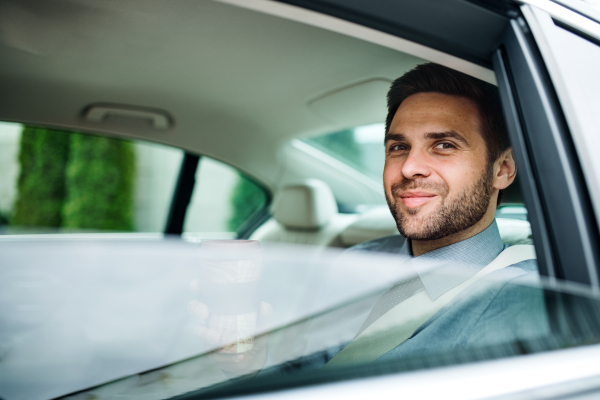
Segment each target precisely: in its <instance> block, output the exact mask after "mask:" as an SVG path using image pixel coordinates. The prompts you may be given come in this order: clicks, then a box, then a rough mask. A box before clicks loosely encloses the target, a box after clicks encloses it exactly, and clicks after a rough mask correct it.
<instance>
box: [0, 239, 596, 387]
mask: <svg viewBox="0 0 600 400" xmlns="http://www.w3.org/2000/svg"><path fill="white" fill-rule="evenodd" d="M393 238H395V239H393V240H397V241H398V240H402V239H401V237H400V236H395V237H393ZM232 244H233V247H232ZM398 244H399V245H401V243H397V244H396V245H398ZM392 247H393V248H398V247H399V246H392ZM510 248H513V249H519V248H521V249H523V248H526V249H525V253H526V254H525V253H524V254H525V255H523V254H521V255H520V256H521V257H525V258H526V259H527V257H533V256H534V254H533V251H532V248H531V246H522V247H520V246H512V247H510ZM0 254H2V263H3V269H2V272H1V273H0V313H1V315H0V321H1V323H2V329H1V330H0V332H2V333H1V335H2V342H1V344H2V348H1V350H2V353H1V358H0V397H2V398H3V399H25V398H27V399H43V398H54V397H60V396H65V395H67V394H68V393H73V392H77V391H82V390H83V391H84V392H82V393H79V394H76V395H73V396H67V398H78V399H79V398H86V399H87V398H94V399H109V398H110V399H112V398H117V397H118V398H119V399H133V398H140V397H143V398H151V399H166V398H171V397H174V396H176V395H180V394H183V393H188V392H192V393H196V392H195V391H199V392H197V393H196V394H202V395H203V396H208V397H211V396H226V395H234V394H237V393H252V392H263V391H266V390H275V389H281V388H287V387H294V386H298V385H305V384H314V383H319V382H331V381H336V380H345V379H353V378H356V377H360V376H372V375H379V374H386V373H398V372H401V371H409V370H415V369H422V368H429V367H434V366H441V365H449V364H457V363H464V362H470V361H476V360H485V359H494V358H499V357H511V356H516V355H519V354H527V353H535V352H541V351H548V350H554V349H561V348H566V347H571V346H581V345H587V344H591V343H597V342H598V338H599V336H598V333H599V332H600V315H599V311H600V307H599V303H598V298H597V297H595V296H593V295H592V294H590V293H588V291H587V290H584V289H582V288H579V287H572V286H565V285H558V284H556V283H550V282H547V281H545V280H543V279H542V278H540V277H539V275H538V274H537V270H536V269H535V264H532V265H533V267H532V266H531V265H530V266H529V267H528V266H525V267H523V268H513V267H509V268H504V267H503V266H502V265H499V264H497V263H496V264H494V263H491V264H489V265H488V266H487V267H485V268H484V269H482V270H480V271H479V272H477V273H475V274H474V275H473V273H472V271H471V268H472V267H473V266H472V265H469V264H468V263H465V264H463V265H462V266H460V267H461V268H445V269H444V273H443V274H441V273H440V272H439V271H437V268H436V264H435V262H427V263H425V264H418V263H415V262H413V261H410V260H411V259H410V258H409V257H408V256H406V255H403V254H401V253H398V252H397V251H396V253H394V254H390V253H385V252H369V253H366V252H361V251H346V252H341V251H336V250H333V249H323V248H316V247H297V246H289V245H285V246H284V245H280V246H277V245H262V246H259V245H258V244H257V242H254V241H236V242H233V241H232V242H227V241H217V242H204V244H202V245H199V244H198V243H190V242H185V241H179V240H155V241H141V240H135V241H128V242H123V241H118V240H108V239H107V240H94V239H90V240H84V239H79V240H73V239H58V238H54V239H43V238H37V239H36V238H34V237H29V238H23V237H21V238H19V237H17V236H12V237H11V236H5V237H4V238H2V240H0ZM513 257H514V255H513ZM412 260H415V259H412ZM513 261H514V260H513ZM525 262H527V261H525ZM494 265H495V266H494ZM517 270H518V271H517ZM449 271H452V272H449ZM417 276H418V277H420V279H419V281H421V282H422V283H424V286H421V287H419V286H418V285H417V286H416V289H415V286H414V285H413V284H414V282H415V277H417ZM444 282H446V283H447V282H453V284H452V285H451V286H452V287H453V288H452V289H451V290H446V291H444V290H445V289H443V288H442V289H440V288H441V287H442V286H443V285H444ZM411 285H413V286H411ZM408 287H412V289H411V290H409V291H408V292H409V296H408V297H407V299H398V298H397V297H399V296H400V297H402V296H403V294H402V291H403V290H404V289H406V288H408ZM398 288H400V289H402V290H400V291H399V290H398ZM411 296H412V297H411ZM405 297H406V296H405ZM414 298H420V299H421V300H423V301H424V300H426V303H427V302H429V303H427V304H428V305H426V306H425V307H422V306H418V307H416V308H415V307H409V308H406V306H403V304H407V302H408V303H410V301H412V300H411V299H414ZM434 299H435V300H434ZM421 300H420V301H421ZM402 307H404V308H402ZM483 309H493V310H495V312H493V313H482V312H483V311H482V310H483ZM475 315H477V316H479V317H478V318H474V317H473V316H475ZM389 316H392V317H391V318H390V317H389ZM375 320H376V322H373V321H375ZM369 321H371V322H369ZM413 336H414V337H413ZM411 337H413V338H411ZM419 337H424V338H425V339H423V340H415V339H416V338H419ZM353 343H354V344H353ZM356 343H359V344H360V346H358V347H359V348H360V350H359V351H356V350H353V347H357V346H356ZM365 349H366V350H365ZM399 349H400V350H399ZM232 366H233V367H232ZM89 396H92V397H89Z"/></svg>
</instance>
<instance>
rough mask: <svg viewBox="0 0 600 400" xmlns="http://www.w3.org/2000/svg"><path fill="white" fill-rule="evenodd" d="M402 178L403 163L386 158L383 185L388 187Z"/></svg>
mask: <svg viewBox="0 0 600 400" xmlns="http://www.w3.org/2000/svg"><path fill="white" fill-rule="evenodd" d="M401 180H402V165H401V164H400V163H397V162H390V161H388V160H386V162H385V164H384V167H383V186H384V188H385V189H386V191H388V189H389V188H390V187H391V186H392V185H393V184H394V183H396V182H400V181H401Z"/></svg>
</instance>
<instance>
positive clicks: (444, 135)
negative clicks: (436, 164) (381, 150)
mask: <svg viewBox="0 0 600 400" xmlns="http://www.w3.org/2000/svg"><path fill="white" fill-rule="evenodd" d="M425 138H426V139H430V140H440V139H449V138H453V139H456V140H458V141H459V142H462V143H464V144H465V145H467V146H468V145H469V142H468V141H467V139H465V138H464V137H463V136H462V135H461V134H459V133H458V132H455V131H444V132H428V133H426V134H425ZM390 140H393V141H398V142H405V141H407V139H406V136H405V135H403V134H402V133H388V134H387V135H385V140H384V143H387V142H388V141H390Z"/></svg>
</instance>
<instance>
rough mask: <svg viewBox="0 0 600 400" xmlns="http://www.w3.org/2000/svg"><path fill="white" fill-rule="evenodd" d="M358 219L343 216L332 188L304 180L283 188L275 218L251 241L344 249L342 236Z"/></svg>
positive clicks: (276, 201) (264, 225) (259, 230)
mask: <svg viewBox="0 0 600 400" xmlns="http://www.w3.org/2000/svg"><path fill="white" fill-rule="evenodd" d="M356 218H357V216H356V215H352V214H340V213H338V211H337V203H336V201H335V197H334V196H333V193H332V192H331V189H330V188H329V186H328V185H327V184H326V183H325V182H323V181H320V180H317V179H304V180H301V181H298V182H294V183H292V184H288V185H286V186H285V187H283V188H281V189H280V190H279V191H278V193H277V195H276V197H275V205H274V209H273V218H271V219H270V220H268V221H267V222H266V223H265V224H263V225H262V226H261V227H259V228H258V229H257V230H256V231H255V232H254V233H253V234H252V235H251V236H250V239H255V240H260V241H261V242H278V243H292V244H306V245H316V246H336V247H342V246H343V245H342V243H341V241H340V237H339V235H340V233H341V232H342V231H343V230H344V229H345V228H346V227H347V226H348V225H349V224H351V223H352V222H353V221H354V220H355V219H356Z"/></svg>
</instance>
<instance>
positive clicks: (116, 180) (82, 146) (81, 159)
mask: <svg viewBox="0 0 600 400" xmlns="http://www.w3.org/2000/svg"><path fill="white" fill-rule="evenodd" d="M134 179H135V154H134V148H133V144H132V143H130V142H128V141H125V140H120V139H112V138H107V137H100V136H92V135H84V134H72V135H71V148H70V156H69V161H68V164H67V168H66V179H65V182H66V197H65V203H64V207H63V209H62V226H63V227H66V228H81V229H102V230H116V231H130V230H132V229H133V190H134Z"/></svg>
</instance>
